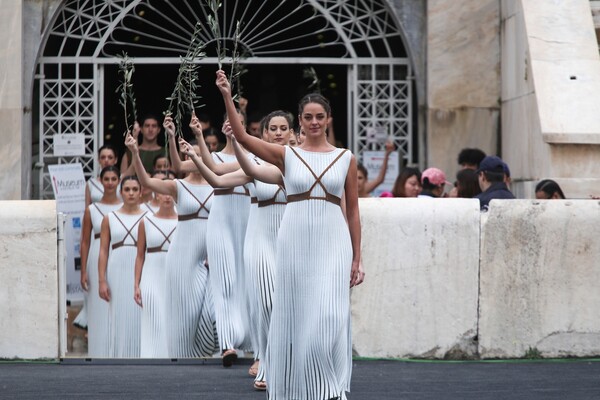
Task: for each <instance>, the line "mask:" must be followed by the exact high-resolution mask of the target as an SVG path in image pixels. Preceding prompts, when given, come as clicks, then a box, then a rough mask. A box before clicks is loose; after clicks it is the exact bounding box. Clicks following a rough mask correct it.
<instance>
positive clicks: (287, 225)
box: [266, 146, 352, 400]
mask: <svg viewBox="0 0 600 400" xmlns="http://www.w3.org/2000/svg"><path fill="white" fill-rule="evenodd" d="M297 152H298V153H299V155H300V156H301V157H302V158H303V159H304V160H305V161H306V163H307V164H308V165H310V167H311V169H312V170H313V171H314V173H315V174H316V176H317V177H319V176H320V175H321V174H322V173H323V171H325V170H326V169H327V168H328V166H329V165H330V164H332V163H334V164H333V166H331V168H329V170H328V171H327V172H326V173H325V175H324V176H323V177H322V178H321V180H320V182H321V183H322V184H323V186H324V187H325V188H326V190H327V192H328V193H329V195H327V193H326V192H325V189H324V188H323V187H322V186H321V185H320V184H318V183H317V184H316V185H315V186H314V187H312V186H313V184H315V181H316V180H317V178H316V177H315V176H313V174H312V173H311V172H310V170H309V169H308V168H307V166H306V165H304V164H303V162H302V161H301V159H300V158H299V157H298V156H296V155H295V154H294V153H293V150H292V149H291V148H290V147H288V146H286V148H285V177H284V181H285V188H286V193H287V199H288V204H287V206H286V209H285V212H284V216H283V219H282V221H281V226H280V229H279V236H278V239H277V256H276V260H277V261H276V268H277V272H276V274H275V290H274V297H273V312H272V315H271V324H270V327H269V337H268V343H267V356H266V360H267V365H266V368H267V376H266V378H267V390H268V398H269V399H272V400H275V399H276V400H282V399H294V400H325V399H331V398H338V397H339V398H340V399H345V398H346V394H345V392H346V391H348V390H349V388H350V376H351V370H352V344H351V333H350V288H349V286H350V270H351V264H352V244H351V240H350V232H349V229H348V225H347V223H346V220H345V219H344V215H343V214H342V209H341V208H340V206H339V205H338V204H339V203H338V204H335V203H334V202H332V201H335V197H337V199H338V202H339V198H341V197H342V193H343V191H344V184H345V181H346V176H347V172H348V166H349V165H350V159H351V154H350V152H348V151H346V152H344V150H343V149H335V150H333V151H330V152H325V153H316V152H308V151H305V150H302V149H297ZM342 152H343V154H342V155H341V158H340V159H338V160H337V162H335V160H336V158H337V157H338V156H339V155H340V153H342ZM311 187H312V190H311ZM309 190H311V191H310V197H312V198H311V199H306V200H301V201H298V197H296V196H298V195H299V194H301V193H304V192H307V191H309ZM332 196H335V197H332ZM326 198H327V200H326Z"/></svg>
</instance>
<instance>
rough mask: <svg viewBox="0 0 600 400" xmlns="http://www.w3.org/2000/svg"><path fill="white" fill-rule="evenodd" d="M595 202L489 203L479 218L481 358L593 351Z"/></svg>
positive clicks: (597, 302) (599, 328)
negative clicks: (480, 220)
mask: <svg viewBox="0 0 600 400" xmlns="http://www.w3.org/2000/svg"><path fill="white" fill-rule="evenodd" d="M599 213H600V203H599V202H598V201H591V200H568V201H557V200H552V201H532V200H515V201H510V202H506V201H497V200H495V201H492V202H491V206H490V211H489V212H488V214H487V215H486V218H484V219H483V220H482V227H481V263H480V297H479V353H480V356H481V357H482V358H497V357H498V358H513V357H523V356H524V354H525V353H526V352H527V351H528V350H529V348H532V349H534V348H535V349H537V350H538V351H539V352H540V353H541V354H542V355H543V356H544V357H568V356H573V357H589V356H593V355H597V354H600V320H599V319H598V312H597V310H598V309H600V291H598V281H600V263H598V261H597V259H598V255H599V254H600V242H599V241H598V240H597V238H598V236H599V235H600V226H599V225H598V222H597V221H598V218H597V216H598V214H599Z"/></svg>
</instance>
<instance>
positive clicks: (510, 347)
mask: <svg viewBox="0 0 600 400" xmlns="http://www.w3.org/2000/svg"><path fill="white" fill-rule="evenodd" d="M360 212H361V222H362V244H363V249H362V260H363V264H364V267H365V271H366V281H365V283H364V284H362V285H360V286H358V287H356V288H354V289H352V291H351V306H352V323H353V344H354V349H353V350H354V354H355V355H357V356H363V357H385V358H436V359H442V358H444V359H458V358H518V357H523V356H525V354H526V352H527V351H529V350H530V349H536V350H537V351H539V353H540V354H541V355H542V356H544V357H567V356H574V357H591V356H598V355H600V319H599V318H598V310H599V309H600V291H598V282H600V263H598V262H597V260H598V259H599V258H600V242H598V240H597V238H598V237H599V236H600V227H599V226H598V224H597V221H598V218H599V217H600V202H599V201H596V200H578V201H570V200H566V201H558V200H549V201H548V200H546V201H535V200H511V201H493V202H492V203H491V207H490V211H489V212H488V213H485V214H480V212H479V205H478V203H477V201H476V200H473V199H431V200H430V199H380V198H376V199H361V200H360ZM56 226H57V220H56V209H55V204H54V202H53V201H42V202H40V201H35V202H30V201H18V202H11V201H9V202H1V203H0V276H1V277H2V278H1V279H0V359H2V358H9V359H12V358H29V359H42V358H58V357H59V356H60V346H59V343H60V342H61V341H60V334H59V324H60V323H64V320H63V319H61V312H60V311H59V276H58V269H57V258H58V254H57V230H56Z"/></svg>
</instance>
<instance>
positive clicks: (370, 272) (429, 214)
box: [352, 199, 479, 358]
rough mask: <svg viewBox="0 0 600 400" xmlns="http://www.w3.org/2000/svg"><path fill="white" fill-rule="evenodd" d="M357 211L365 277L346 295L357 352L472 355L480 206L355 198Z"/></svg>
mask: <svg viewBox="0 0 600 400" xmlns="http://www.w3.org/2000/svg"><path fill="white" fill-rule="evenodd" d="M360 212H361V223H362V237H363V242H362V244H363V246H362V259H363V264H364V267H365V270H366V280H365V283H363V284H362V285H360V286H358V287H356V288H355V289H353V290H352V317H353V340H354V352H355V354H358V355H360V356H368V357H423V358H444V357H449V358H464V357H472V356H473V353H474V352H475V346H473V345H472V343H473V338H474V337H475V335H476V331H477V296H478V292H477V291H478V284H477V279H478V264H479V256H478V254H479V203H478V201H477V200H473V199H432V200H430V199H361V200H360ZM468 343H471V344H470V345H469V344H468Z"/></svg>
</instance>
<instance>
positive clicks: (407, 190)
mask: <svg viewBox="0 0 600 400" xmlns="http://www.w3.org/2000/svg"><path fill="white" fill-rule="evenodd" d="M421 190H422V188H421V171H419V169H418V168H412V167H405V168H404V169H402V171H400V175H398V178H396V182H394V187H393V188H392V193H391V195H387V194H386V193H383V194H382V195H381V197H417V196H418V195H419V193H421Z"/></svg>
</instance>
